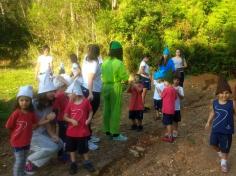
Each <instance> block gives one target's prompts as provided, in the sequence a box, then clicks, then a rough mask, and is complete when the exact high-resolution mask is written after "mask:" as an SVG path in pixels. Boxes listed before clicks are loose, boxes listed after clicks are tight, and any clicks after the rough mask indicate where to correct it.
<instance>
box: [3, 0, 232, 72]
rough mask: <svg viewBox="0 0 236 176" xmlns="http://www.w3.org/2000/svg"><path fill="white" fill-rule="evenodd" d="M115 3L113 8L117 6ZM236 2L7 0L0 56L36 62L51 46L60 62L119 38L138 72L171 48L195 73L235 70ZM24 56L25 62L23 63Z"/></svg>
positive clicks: (105, 46)
mask: <svg viewBox="0 0 236 176" xmlns="http://www.w3.org/2000/svg"><path fill="white" fill-rule="evenodd" d="M112 1H113V5H112ZM235 7H236V0H231V1H229V0H143V1H139V0H119V1H117V4H114V0H2V1H1V2H0V25H1V30H0V55H1V58H3V59H6V58H10V59H12V60H13V61H16V60H20V61H21V62H26V60H28V61H33V60H35V58H36V56H37V55H38V54H39V53H38V49H39V48H40V47H41V46H42V45H43V44H44V43H47V44H49V45H50V46H51V49H52V53H53V55H54V56H55V58H56V59H57V61H60V60H64V62H67V60H68V59H67V58H68V54H69V53H71V52H74V53H76V54H78V55H79V56H80V57H82V54H83V53H84V49H85V48H86V45H87V44H89V43H99V44H100V45H101V48H102V53H103V54H106V51H107V47H108V44H109V42H110V41H111V40H112V39H116V40H119V41H121V42H122V44H123V45H124V47H125V62H126V64H127V66H128V68H129V70H130V71H131V72H134V71H136V70H137V66H138V63H139V61H140V59H141V58H142V55H143V54H144V53H147V52H148V53H150V54H151V56H152V64H153V65H155V64H156V62H157V60H158V59H159V57H160V55H161V53H162V50H163V48H164V47H165V46H168V47H169V48H170V50H171V52H172V54H174V51H175V49H176V48H180V49H182V50H183V52H184V57H185V58H186V60H187V62H188V65H189V69H188V71H189V72H191V73H200V72H209V71H210V72H222V73H227V74H230V73H231V72H232V71H233V70H234V69H235V67H236V11H235ZM22 58H23V59H22Z"/></svg>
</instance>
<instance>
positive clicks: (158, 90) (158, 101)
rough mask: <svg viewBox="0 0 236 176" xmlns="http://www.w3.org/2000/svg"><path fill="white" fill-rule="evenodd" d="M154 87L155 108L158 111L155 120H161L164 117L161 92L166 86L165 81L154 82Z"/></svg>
mask: <svg viewBox="0 0 236 176" xmlns="http://www.w3.org/2000/svg"><path fill="white" fill-rule="evenodd" d="M154 86H155V90H154V96H153V99H154V108H155V111H156V116H155V118H154V119H155V120H158V119H160V116H161V115H162V110H161V109H162V99H161V92H162V91H163V90H164V88H165V85H164V81H163V79H158V80H154Z"/></svg>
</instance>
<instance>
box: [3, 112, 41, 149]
mask: <svg viewBox="0 0 236 176" xmlns="http://www.w3.org/2000/svg"><path fill="white" fill-rule="evenodd" d="M37 122H38V120H37V118H36V115H35V113H34V112H27V113H23V112H22V111H21V110H19V109H17V110H15V111H14V112H13V113H12V114H11V115H10V117H9V118H8V120H7V123H6V125H5V127H6V128H8V129H10V130H11V135H10V136H11V137H10V143H11V146H12V147H24V146H27V145H30V142H31V138H32V131H33V129H32V128H33V125H34V124H36V123H37Z"/></svg>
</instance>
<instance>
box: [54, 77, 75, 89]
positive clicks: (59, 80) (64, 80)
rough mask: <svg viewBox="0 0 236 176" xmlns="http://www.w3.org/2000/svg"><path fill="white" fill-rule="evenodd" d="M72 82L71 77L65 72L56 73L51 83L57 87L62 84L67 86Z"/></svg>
mask: <svg viewBox="0 0 236 176" xmlns="http://www.w3.org/2000/svg"><path fill="white" fill-rule="evenodd" d="M72 82H73V79H72V78H71V77H70V76H69V75H67V74H61V75H58V76H56V77H55V78H54V79H53V84H54V86H55V87H56V88H57V89H58V88H59V87H62V86H64V85H67V86H69V85H70V84H71V83H72Z"/></svg>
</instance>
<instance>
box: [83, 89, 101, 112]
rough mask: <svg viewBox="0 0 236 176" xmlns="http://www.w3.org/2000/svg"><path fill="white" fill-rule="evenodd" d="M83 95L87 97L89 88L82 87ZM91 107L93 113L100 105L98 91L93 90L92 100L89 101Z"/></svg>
mask: <svg viewBox="0 0 236 176" xmlns="http://www.w3.org/2000/svg"><path fill="white" fill-rule="evenodd" d="M82 91H83V94H84V96H85V97H86V98H87V97H88V96H89V90H88V89H86V88H85V87H82ZM90 103H91V105H92V108H93V115H94V114H95V113H96V112H97V110H98V108H99V105H100V92H93V100H92V101H91V102H90Z"/></svg>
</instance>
